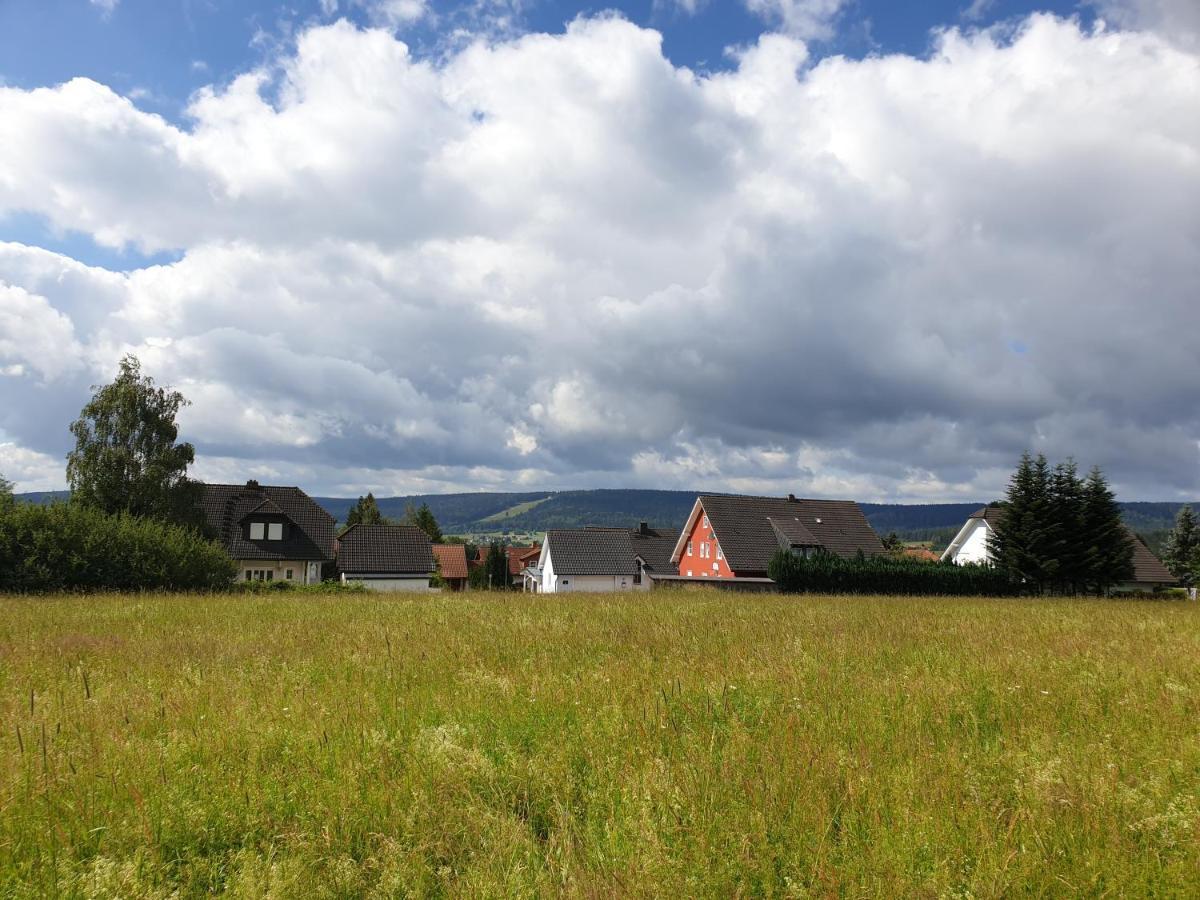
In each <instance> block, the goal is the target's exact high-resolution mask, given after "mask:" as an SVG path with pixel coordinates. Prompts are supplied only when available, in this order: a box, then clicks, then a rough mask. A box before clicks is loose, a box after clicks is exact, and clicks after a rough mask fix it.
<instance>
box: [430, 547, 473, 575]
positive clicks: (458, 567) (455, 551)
mask: <svg viewBox="0 0 1200 900" xmlns="http://www.w3.org/2000/svg"><path fill="white" fill-rule="evenodd" d="M433 555H434V557H435V558H436V559H437V564H438V571H439V572H441V573H442V577H443V578H466V577H467V548H466V547H464V546H463V545H462V544H434V545H433Z"/></svg>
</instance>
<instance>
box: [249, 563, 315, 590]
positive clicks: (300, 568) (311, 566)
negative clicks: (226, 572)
mask: <svg viewBox="0 0 1200 900" xmlns="http://www.w3.org/2000/svg"><path fill="white" fill-rule="evenodd" d="M288 569H291V570H292V579H291V580H292V583H293V584H316V583H317V582H319V581H320V580H321V564H320V563H319V562H307V561H305V560H293V561H287V560H284V561H279V560H275V559H239V560H238V573H237V580H238V581H245V580H246V572H248V571H249V572H259V571H269V572H270V573H271V580H272V581H287V580H288V579H287V570H288Z"/></svg>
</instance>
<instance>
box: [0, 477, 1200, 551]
mask: <svg viewBox="0 0 1200 900" xmlns="http://www.w3.org/2000/svg"><path fill="white" fill-rule="evenodd" d="M17 497H18V499H22V500H26V501H28V502H34V503H47V502H52V501H55V500H64V499H66V497H67V494H66V492H64V491H51V492H41V493H31V494H18V495H17ZM314 499H315V500H316V501H317V502H318V503H320V504H321V505H322V506H323V507H324V508H325V509H327V510H329V512H330V513H332V514H333V516H334V517H335V518H336V519H337V520H338V521H344V520H345V518H346V513H347V511H348V510H349V509H350V506H351V504H353V503H354V499H355V498H353V497H315V498H314ZM695 500H696V492H695V491H652V490H592V491H553V492H551V491H529V492H524V493H485V494H479V493H470V494H418V495H414V496H411V497H385V498H380V499H379V501H378V502H379V508H380V510H381V511H382V512H383V514H384V515H385V516H388V517H390V518H395V519H399V518H401V517H403V515H404V512H405V510H406V509H407V508H408V507H409V506H410V505H412V506H420V505H421V504H422V503H428V504H429V508H430V509H431V510H432V511H433V514H434V516H435V517H436V518H437V520H438V522H439V523H440V524H441V526H442V530H443V531H445V532H446V533H448V534H454V533H459V532H476V533H478V532H504V531H513V532H529V531H545V530H546V529H548V528H578V527H580V526H583V525H629V526H633V525H636V524H637V523H638V522H649V523H650V524H651V525H654V526H656V527H659V528H665V529H668V530H670V529H674V528H681V527H682V526H683V523H684V520H685V519H687V515H688V513H689V512H690V511H691V508H692V504H693V503H694V502H695ZM983 503H984V501H982V500H980V501H978V502H973V503H924V504H901V503H863V504H860V505H861V506H862V510H863V512H864V513H865V514H866V516H867V519H868V520H870V522H871V525H872V527H873V528H874V529H875V530H876V531H877V532H879V534H881V535H886V534H888V533H889V532H892V531H894V532H896V533H897V534H898V535H900V536H901V537H902V538H904V539H906V540H933V541H935V542H936V543H938V544H940V545H944V544H945V542H946V541H948V540H949V539H950V537H953V534H952V532H953V531H956V530H957V529H958V528H959V527H960V526H961V525H962V523H963V522H964V521H965V520H966V518H967V517H968V516H969V515H971V513H972V512H974V511H975V510H977V509H978V508H979V507H980V506H982V505H983ZM1181 505H1182V504H1180V503H1144V502H1131V503H1122V504H1121V508H1122V510H1123V512H1124V516H1125V521H1126V522H1128V523H1129V524H1130V525H1131V526H1132V527H1133V528H1134V530H1136V531H1137V532H1139V533H1140V534H1143V535H1147V536H1152V535H1159V534H1161V532H1164V531H1166V530H1167V529H1169V528H1170V527H1171V526H1172V524H1173V523H1174V521H1175V514H1176V513H1177V512H1178V511H1179V507H1180V506H1181ZM1197 505H1198V506H1200V504H1197ZM948 533H949V536H947V534H948Z"/></svg>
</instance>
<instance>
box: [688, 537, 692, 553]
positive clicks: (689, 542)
mask: <svg viewBox="0 0 1200 900" xmlns="http://www.w3.org/2000/svg"><path fill="white" fill-rule="evenodd" d="M691 555H692V542H691V541H690V540H689V541H688V556H691Z"/></svg>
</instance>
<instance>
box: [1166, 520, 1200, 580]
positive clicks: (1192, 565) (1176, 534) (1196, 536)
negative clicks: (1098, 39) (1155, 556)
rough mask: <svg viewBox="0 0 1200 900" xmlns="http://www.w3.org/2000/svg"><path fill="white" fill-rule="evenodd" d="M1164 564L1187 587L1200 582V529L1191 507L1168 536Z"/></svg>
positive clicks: (1176, 522)
mask: <svg viewBox="0 0 1200 900" xmlns="http://www.w3.org/2000/svg"><path fill="white" fill-rule="evenodd" d="M1163 563H1165V564H1166V567H1167V568H1168V569H1170V571H1171V574H1172V575H1174V576H1175V577H1176V578H1178V579H1179V581H1180V583H1181V584H1182V585H1184V586H1185V587H1191V586H1192V585H1194V584H1195V583H1196V582H1197V581H1200V527H1198V526H1197V524H1196V514H1195V513H1193V512H1192V508H1191V507H1190V506H1184V507H1183V508H1182V509H1180V510H1179V514H1178V515H1177V516H1176V517H1175V527H1174V528H1172V529H1171V533H1170V534H1168V535H1167V540H1166V544H1165V546H1164V548H1163Z"/></svg>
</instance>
